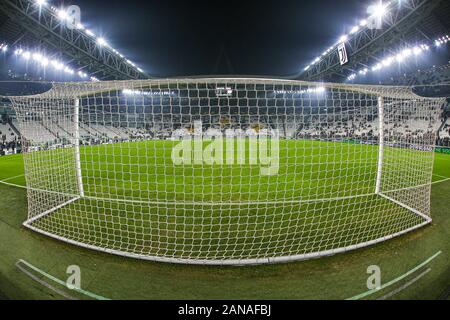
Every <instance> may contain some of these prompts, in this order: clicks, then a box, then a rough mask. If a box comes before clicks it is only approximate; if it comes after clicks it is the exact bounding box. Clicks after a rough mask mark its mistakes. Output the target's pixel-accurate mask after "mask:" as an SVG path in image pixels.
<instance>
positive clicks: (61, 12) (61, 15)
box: [57, 10, 69, 20]
mask: <svg viewBox="0 0 450 320" xmlns="http://www.w3.org/2000/svg"><path fill="white" fill-rule="evenodd" d="M57 14H58V18H60V19H61V20H66V19H67V18H68V17H69V15H68V13H67V12H66V11H65V10H58V11H57Z"/></svg>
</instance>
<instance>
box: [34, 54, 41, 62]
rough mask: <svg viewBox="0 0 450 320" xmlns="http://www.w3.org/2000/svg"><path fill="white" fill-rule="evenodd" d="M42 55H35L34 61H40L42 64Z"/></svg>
mask: <svg viewBox="0 0 450 320" xmlns="http://www.w3.org/2000/svg"><path fill="white" fill-rule="evenodd" d="M42 58H43V57H42V55H41V54H40V53H35V54H33V60H35V61H38V62H40V61H42Z"/></svg>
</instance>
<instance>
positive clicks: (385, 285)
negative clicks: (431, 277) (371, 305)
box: [346, 251, 442, 300]
mask: <svg viewBox="0 0 450 320" xmlns="http://www.w3.org/2000/svg"><path fill="white" fill-rule="evenodd" d="M441 253H442V251H438V252H437V253H435V254H434V255H432V256H431V257H429V258H428V259H427V260H425V261H424V262H422V263H421V264H419V265H418V266H416V267H414V268H413V269H411V270H409V271H408V272H406V273H404V274H402V275H401V276H399V277H397V278H395V279H394V280H391V281H389V282H388V283H386V284H384V285H382V286H381V287H380V288H378V289H372V290H369V291H366V292H363V293H361V294H358V295H356V296H353V297H351V298H348V299H346V300H359V299H362V298H365V297H367V296H370V295H371V294H374V293H376V292H378V291H380V290H383V289H385V288H387V287H390V286H391V285H393V284H395V283H397V282H399V281H401V280H403V279H405V278H406V277H408V276H409V275H411V274H413V273H414V272H416V271H417V270H419V269H420V268H422V267H424V266H425V265H427V264H428V263H430V262H431V261H433V260H434V259H435V258H436V257H437V256H439V255H440V254H441Z"/></svg>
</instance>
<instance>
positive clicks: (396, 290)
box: [377, 268, 431, 300]
mask: <svg viewBox="0 0 450 320" xmlns="http://www.w3.org/2000/svg"><path fill="white" fill-rule="evenodd" d="M430 271H431V268H428V269H427V270H425V271H424V272H422V273H421V274H419V275H418V276H417V277H415V278H414V279H412V280H410V281H408V282H407V283H405V284H404V285H402V286H401V287H400V288H397V289H395V290H394V291H391V292H389V293H387V294H386V295H384V296H382V297H380V298H378V299H377V300H386V299H389V298H390V297H392V296H394V295H396V294H397V293H400V292H402V291H403V290H405V289H406V288H408V287H409V286H411V285H412V284H414V283H415V282H417V281H418V280H419V279H420V278H422V277H423V276H424V275H426V274H427V273H428V272H430Z"/></svg>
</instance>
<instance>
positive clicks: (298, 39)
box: [65, 0, 372, 76]
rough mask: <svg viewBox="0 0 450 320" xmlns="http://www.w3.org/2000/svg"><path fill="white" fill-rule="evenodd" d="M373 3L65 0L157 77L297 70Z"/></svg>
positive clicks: (355, 0)
mask: <svg viewBox="0 0 450 320" xmlns="http://www.w3.org/2000/svg"><path fill="white" fill-rule="evenodd" d="M370 3H372V1H370V0H313V1H311V0H309V1H301V0H297V1H288V0H286V1H283V0H279V1H251V0H241V1H234V0H233V1H229V0H225V1H213V0H210V1H195V0H184V1H168V0H164V1H163V0H158V1H156V0H147V1H144V0H140V1H139V0H128V1H125V0H66V1H65V5H70V4H77V5H79V6H80V8H81V11H82V22H83V24H84V25H86V26H87V27H88V28H90V29H92V30H93V31H94V32H95V33H96V34H98V35H102V36H103V37H104V38H105V39H107V40H108V42H109V43H110V44H111V45H112V46H113V47H114V48H116V49H117V50H119V51H121V52H122V53H123V54H125V55H126V56H127V57H129V58H130V59H131V60H132V61H134V62H135V63H136V64H138V65H139V66H141V67H142V68H143V69H144V70H145V71H146V72H147V73H148V74H150V75H154V76H183V75H185V76H187V75H208V74H236V75H271V76H287V75H292V74H295V73H297V72H299V71H300V70H301V69H302V68H303V67H304V66H305V63H309V62H310V61H311V60H312V59H314V57H315V56H316V55H318V54H320V53H321V52H322V51H324V50H325V49H326V48H327V47H329V46H330V45H332V44H333V43H334V42H335V41H336V40H337V39H338V38H339V36H340V35H341V34H342V33H344V32H346V31H347V32H348V30H349V29H350V28H351V26H353V25H354V24H355V23H357V22H358V21H359V20H360V19H362V18H364V17H365V16H366V14H365V12H366V8H367V6H368V5H369V4H370ZM222 48H223V49H224V50H223V52H224V53H225V54H224V55H222V59H220V63H219V64H218V63H217V61H218V60H219V56H220V52H221V49H222ZM227 56H228V59H227V58H226V57H227ZM227 60H229V63H228V62H227ZM217 64H218V66H217Z"/></svg>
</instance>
